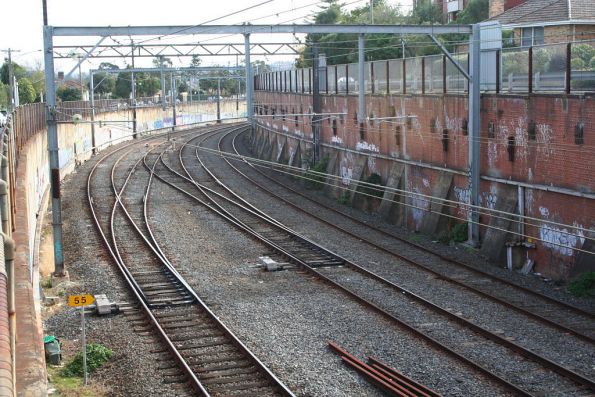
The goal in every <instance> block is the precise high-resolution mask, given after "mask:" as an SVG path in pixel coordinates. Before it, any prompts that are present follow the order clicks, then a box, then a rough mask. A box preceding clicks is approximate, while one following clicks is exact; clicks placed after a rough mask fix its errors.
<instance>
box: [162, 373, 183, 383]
mask: <svg viewBox="0 0 595 397" xmlns="http://www.w3.org/2000/svg"><path fill="white" fill-rule="evenodd" d="M164 377H165V379H163V383H164V384H166V385H167V384H171V383H187V382H188V376H186V375H185V374H181V373H179V371H178V374H177V375H164Z"/></svg>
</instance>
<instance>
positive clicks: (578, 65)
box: [570, 58, 586, 70]
mask: <svg viewBox="0 0 595 397" xmlns="http://www.w3.org/2000/svg"><path fill="white" fill-rule="evenodd" d="M585 66H586V64H585V61H583V60H582V59H581V58H572V59H571V60H570V67H571V68H572V70H584V69H585Z"/></svg>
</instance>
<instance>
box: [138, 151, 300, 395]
mask: <svg viewBox="0 0 595 397" xmlns="http://www.w3.org/2000/svg"><path fill="white" fill-rule="evenodd" d="M162 156H163V152H162V153H161V154H159V156H158V158H157V160H156V161H155V163H154V164H153V165H152V166H151V167H149V165H148V164H147V163H146V156H145V157H143V164H144V165H145V167H147V169H148V170H149V171H150V177H149V182H148V184H147V189H146V192H145V196H144V197H145V199H144V200H143V201H144V202H143V212H144V217H145V221H146V225H147V229H148V231H149V235H150V237H151V241H152V242H153V244H154V246H155V248H156V249H157V251H158V252H160V253H161V254H162V255H163V258H164V260H165V261H166V262H167V263H170V262H169V260H168V259H167V257H166V255H165V254H164V253H163V250H162V249H161V247H160V246H159V243H158V242H157V239H156V238H155V235H154V234H153V231H152V229H151V226H150V224H149V222H148V216H147V206H148V201H149V194H150V188H151V186H152V181H153V177H154V176H156V174H155V167H156V165H157V162H158V161H159V160H160V159H162ZM171 267H172V268H173V266H171ZM174 270H175V268H174ZM176 274H177V275H179V274H178V273H177V272H176ZM179 281H180V282H181V283H182V284H183V285H184V286H185V287H186V288H187V289H188V290H189V291H190V293H191V294H192V295H193V296H194V298H195V300H196V302H197V303H198V304H199V305H200V306H201V307H202V309H203V310H205V312H207V313H208V314H209V315H210V316H211V317H212V319H213V320H214V321H215V322H216V323H217V325H218V327H219V328H220V329H221V330H222V331H224V332H225V333H226V334H227V335H228V337H229V338H230V339H231V341H232V343H233V344H235V345H236V347H238V348H239V349H240V350H241V351H242V352H243V353H244V354H246V355H247V356H248V357H249V358H250V359H251V361H252V362H253V363H254V364H256V366H257V367H258V368H259V369H260V370H261V371H262V372H263V373H265V374H266V376H267V377H268V378H269V380H271V381H272V382H273V383H274V384H275V385H276V386H277V387H278V388H279V389H280V390H281V393H282V394H284V395H286V396H291V397H294V394H293V393H292V392H291V391H290V390H289V389H288V388H287V386H285V384H283V383H282V382H281V380H280V379H278V378H277V376H276V375H275V374H273V373H272V371H271V370H270V369H269V368H268V367H267V366H266V365H264V363H263V362H262V361H260V359H258V358H257V357H256V355H254V353H252V351H251V350H250V349H248V347H247V346H246V345H245V344H244V343H242V341H240V339H239V338H238V337H237V336H236V335H235V334H234V333H233V332H232V331H231V330H230V329H229V328H228V327H227V326H226V325H225V324H224V323H223V322H222V321H221V320H220V319H219V318H218V317H217V316H216V315H215V313H213V312H212V311H211V309H210V308H209V307H208V306H207V305H206V304H205V303H204V301H203V300H202V299H201V298H200V297H199V296H198V294H196V292H195V291H194V289H193V288H191V287H190V285H189V284H188V283H187V282H186V280H185V279H184V278H183V277H182V276H179Z"/></svg>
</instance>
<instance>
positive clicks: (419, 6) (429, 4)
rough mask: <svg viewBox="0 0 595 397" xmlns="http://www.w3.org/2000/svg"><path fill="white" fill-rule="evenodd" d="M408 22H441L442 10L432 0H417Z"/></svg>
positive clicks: (420, 23) (418, 23)
mask: <svg viewBox="0 0 595 397" xmlns="http://www.w3.org/2000/svg"><path fill="white" fill-rule="evenodd" d="M408 22H409V23H410V24H414V25H423V24H434V23H441V22H442V11H441V10H440V8H439V7H438V6H437V5H436V4H435V3H434V2H433V1H432V0H417V1H416V2H415V8H413V10H412V11H411V15H410V16H409V21H408Z"/></svg>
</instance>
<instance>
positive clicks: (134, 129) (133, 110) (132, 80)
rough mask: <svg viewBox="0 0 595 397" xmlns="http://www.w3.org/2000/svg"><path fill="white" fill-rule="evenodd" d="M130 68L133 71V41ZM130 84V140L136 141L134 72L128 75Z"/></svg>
mask: <svg viewBox="0 0 595 397" xmlns="http://www.w3.org/2000/svg"><path fill="white" fill-rule="evenodd" d="M132 68H133V69H134V41H132ZM130 80H131V82H130V84H131V85H132V87H131V91H132V92H131V93H132V98H131V101H130V105H131V106H132V139H136V138H137V136H136V82H135V81H134V72H131V73H130Z"/></svg>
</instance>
